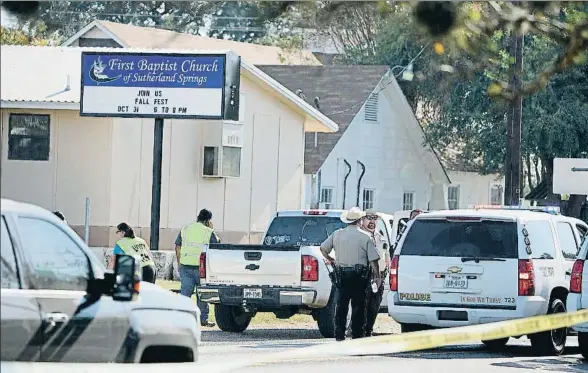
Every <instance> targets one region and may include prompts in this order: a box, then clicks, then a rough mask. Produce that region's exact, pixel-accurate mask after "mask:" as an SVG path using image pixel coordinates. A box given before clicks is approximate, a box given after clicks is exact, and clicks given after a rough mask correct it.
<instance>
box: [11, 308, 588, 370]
mask: <svg viewBox="0 0 588 373" xmlns="http://www.w3.org/2000/svg"><path fill="white" fill-rule="evenodd" d="M584 323H588V310H581V311H577V312H573V313H558V314H554V315H546V316H536V317H529V318H524V319H517V320H509V321H501V322H496V323H489V324H480V325H471V326H462V327H455V328H446V329H437V330H430V331H422V332H413V333H406V334H395V335H383V336H377V337H370V338H361V339H353V340H347V341H344V342H332V343H326V344H324V345H315V346H310V347H303V348H297V349H289V350H286V351H282V352H277V353H269V354H262V355H260V356H256V357H252V358H249V359H238V360H239V361H236V360H237V359H234V361H227V362H223V363H213V364H200V363H196V364H174V365H173V366H174V369H175V368H176V367H177V368H180V367H181V368H180V369H184V368H186V367H187V366H190V369H192V367H193V368H196V369H199V370H203V371H206V373H221V372H222V373H224V372H231V371H234V370H236V369H243V368H247V367H254V366H259V365H266V364H276V363H281V362H288V361H296V360H301V359H303V360H309V359H312V358H328V357H337V356H339V357H341V356H361V355H382V354H392V353H399V352H410V351H417V350H427V349H431V348H437V347H444V346H451V345H456V344H462V343H471V342H478V341H482V340H492V339H500V338H506V337H513V336H520V335H528V334H533V333H538V332H543V331H548V330H553V329H561V328H568V327H571V326H573V325H578V324H584ZM227 360H230V357H229V356H227ZM169 368H170V365H168V364H148V365H147V366H146V365H143V364H141V365H136V364H63V363H18V362H15V363H12V362H4V361H3V362H2V363H1V368H0V370H2V373H37V372H39V373H53V372H55V373H69V372H72V373H74V372H75V373H103V372H104V371H105V370H109V371H110V372H111V373H116V372H117V371H118V370H119V369H120V371H121V372H122V371H123V369H124V372H125V373H133V372H135V371H136V372H137V373H139V372H140V373H151V372H153V373H155V372H157V373H160V372H164V371H166V370H168V369H169Z"/></svg>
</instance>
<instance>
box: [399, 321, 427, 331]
mask: <svg viewBox="0 0 588 373" xmlns="http://www.w3.org/2000/svg"><path fill="white" fill-rule="evenodd" d="M426 329H428V328H427V326H426V325H421V324H403V323H401V324H400V333H402V334H404V333H412V332H420V331H422V330H426Z"/></svg>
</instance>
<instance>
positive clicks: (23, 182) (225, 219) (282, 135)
mask: <svg viewBox="0 0 588 373" xmlns="http://www.w3.org/2000/svg"><path fill="white" fill-rule="evenodd" d="M241 93H242V95H243V97H244V100H243V101H244V102H245V105H244V118H241V121H242V123H243V126H244V128H243V129H244V142H243V149H242V155H241V177H240V178H203V177H202V176H201V175H202V153H203V146H204V145H216V144H209V143H208V141H209V139H210V137H211V134H212V133H215V132H218V128H219V127H220V126H222V123H221V122H220V121H202V120H166V122H165V130H164V143H163V167H162V191H161V192H162V195H161V231H160V248H162V249H170V248H172V247H173V243H174V240H175V237H176V235H177V233H178V232H179V228H180V227H181V226H182V225H184V224H187V223H190V222H192V221H194V220H195V219H196V216H197V214H198V211H199V210H200V209H202V208H208V209H210V210H211V211H212V213H213V223H214V225H215V229H216V230H217V231H218V232H219V236H220V237H221V239H222V240H223V241H224V242H227V243H238V242H241V243H250V242H251V243H257V242H259V240H260V236H261V234H262V233H263V231H264V230H265V228H266V227H267V224H268V223H269V220H270V219H271V217H272V216H273V214H275V212H276V211H277V210H278V209H297V208H299V207H300V205H301V196H302V185H303V156H304V147H303V144H304V120H305V119H304V117H303V116H302V115H300V114H298V113H296V112H295V111H294V110H293V109H291V108H290V107H289V106H286V105H285V104H283V103H282V101H280V100H279V99H278V98H277V96H276V94H274V93H272V92H270V91H269V90H266V89H264V88H261V87H260V86H259V85H257V84H255V83H253V82H252V81H251V80H249V79H248V78H247V77H245V76H242V78H241ZM16 112H21V113H22V112H26V113H33V114H37V113H38V114H50V115H51V154H50V159H49V161H48V162H39V161H13V160H11V161H8V159H7V144H8V134H7V132H8V115H9V113H16ZM1 120H2V191H1V194H2V197H3V198H11V199H15V200H19V201H24V202H30V203H34V204H37V205H40V206H42V207H45V208H47V209H50V210H55V209H59V210H61V211H63V213H64V214H65V215H66V217H67V219H68V222H69V223H70V225H72V226H73V227H74V229H76V230H77V231H78V233H80V234H82V232H83V224H84V213H85V205H84V203H85V198H86V197H90V198H91V220H90V224H91V234H90V246H112V245H113V244H114V242H115V240H116V237H115V230H116V229H115V228H114V227H115V226H116V225H117V224H118V223H120V222H122V221H127V222H128V223H129V224H130V225H131V226H133V227H136V228H138V231H139V232H140V235H141V236H142V237H143V238H145V239H146V240H148V239H149V225H150V216H151V215H150V213H151V181H152V158H153V157H152V155H153V154H152V149H153V127H154V123H153V122H154V121H153V119H121V118H87V117H80V116H79V115H78V112H77V111H72V110H21V109H2V115H1Z"/></svg>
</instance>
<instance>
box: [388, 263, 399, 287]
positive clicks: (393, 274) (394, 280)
mask: <svg viewBox="0 0 588 373" xmlns="http://www.w3.org/2000/svg"><path fill="white" fill-rule="evenodd" d="M399 259H400V257H399V256H398V255H394V257H393V258H392V263H390V291H398V261H399Z"/></svg>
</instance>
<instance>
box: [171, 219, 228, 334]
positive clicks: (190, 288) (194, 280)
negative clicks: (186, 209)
mask: <svg viewBox="0 0 588 373" xmlns="http://www.w3.org/2000/svg"><path fill="white" fill-rule="evenodd" d="M211 220H212V212H210V211H208V210H207V209H202V210H200V212H199V213H198V218H197V221H196V222H195V223H192V224H188V225H186V226H184V227H182V229H181V230H180V233H179V234H178V237H177V238H176V260H177V263H178V270H179V272H180V282H181V285H180V293H181V294H182V295H184V296H186V297H190V298H191V297H192V294H194V290H195V289H196V287H197V286H200V276H199V274H200V273H199V272H200V254H201V253H202V250H203V249H204V248H206V247H207V246H208V245H209V244H211V243H220V240H219V238H218V237H217V235H216V233H214V229H213V228H212V222H211ZM196 299H197V303H198V308H200V324H201V325H202V326H208V327H213V326H214V325H215V324H214V323H212V322H210V321H208V312H209V311H208V303H205V302H202V301H201V300H200V297H197V298H196Z"/></svg>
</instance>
